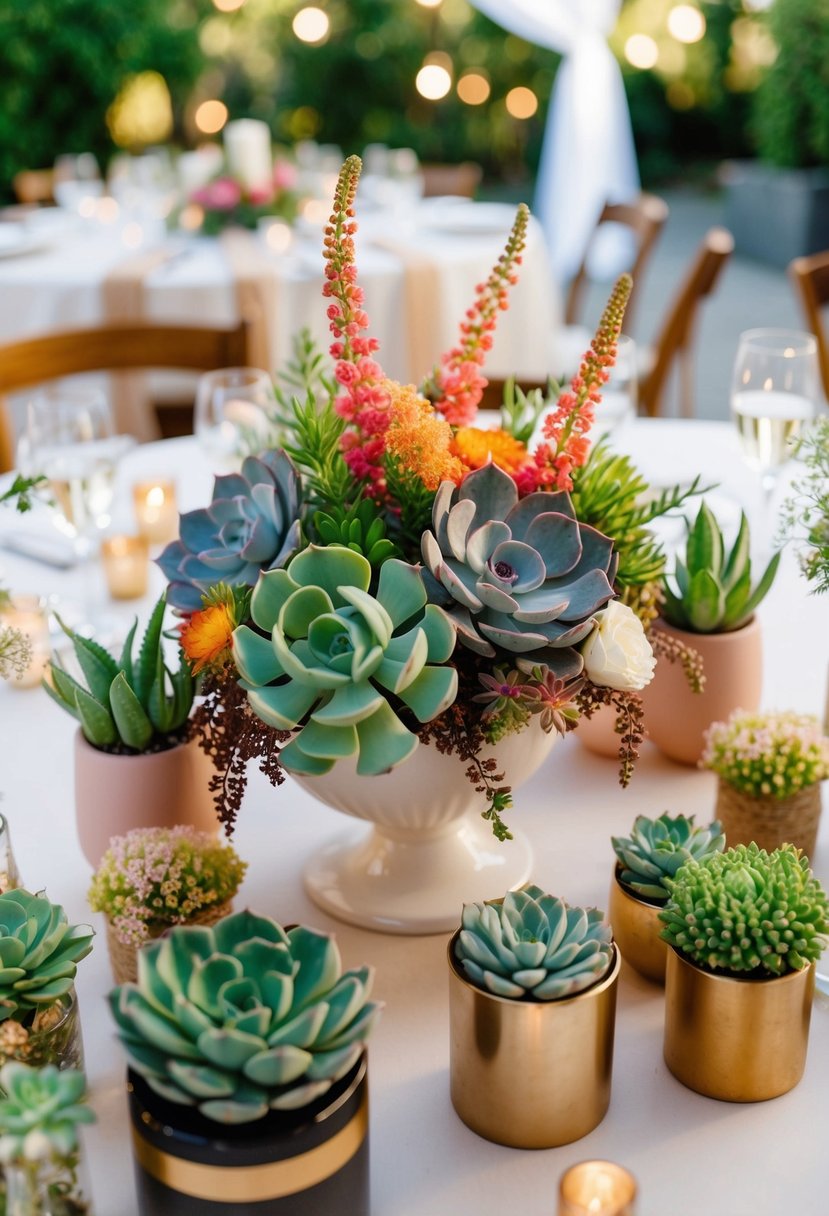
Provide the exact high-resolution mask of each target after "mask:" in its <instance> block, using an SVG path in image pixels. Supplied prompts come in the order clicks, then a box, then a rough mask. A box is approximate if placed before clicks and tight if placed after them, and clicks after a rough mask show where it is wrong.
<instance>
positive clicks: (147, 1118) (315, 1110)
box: [127, 1053, 370, 1216]
mask: <svg viewBox="0 0 829 1216" xmlns="http://www.w3.org/2000/svg"><path fill="white" fill-rule="evenodd" d="M127 1091H128V1094H129V1106H130V1117H131V1122H132V1141H133V1154H134V1160H135V1180H136V1190H137V1194H138V1211H139V1213H140V1216H322V1213H328V1212H342V1213H348V1216H369V1206H370V1204H369V1138H368V1079H367V1061H366V1055H365V1053H363V1055H362V1056H361V1057H360V1059H359V1060H358V1062H357V1063H356V1064H355V1066H354V1068H352V1070H351V1071H350V1072H349V1073H348V1074H347V1075H346V1076H345V1077H343V1079H342V1080H341V1081H338V1082H337V1084H336V1085H334V1086H332V1088H331V1089H330V1090H329V1091H328V1092H327V1093H326V1094H324V1095H323V1097H322V1098H319V1099H318V1100H317V1101H316V1102H312V1103H310V1104H309V1105H308V1106H304V1107H302V1108H300V1109H299V1110H296V1111H271V1112H270V1114H268V1115H266V1116H265V1117H264V1118H263V1119H258V1120H256V1121H255V1122H253V1123H241V1124H224V1123H216V1122H215V1121H213V1120H212V1119H206V1118H205V1117H204V1116H203V1115H201V1114H199V1112H198V1111H194V1110H193V1108H192V1107H188V1106H182V1105H179V1104H177V1103H173V1102H168V1101H166V1099H164V1098H161V1097H159V1095H158V1094H156V1093H154V1092H153V1090H151V1089H150V1087H149V1086H148V1085H147V1083H146V1082H145V1081H144V1080H143V1078H141V1077H140V1076H138V1075H137V1073H135V1072H133V1071H132V1070H130V1071H129V1072H128V1074H127Z"/></svg>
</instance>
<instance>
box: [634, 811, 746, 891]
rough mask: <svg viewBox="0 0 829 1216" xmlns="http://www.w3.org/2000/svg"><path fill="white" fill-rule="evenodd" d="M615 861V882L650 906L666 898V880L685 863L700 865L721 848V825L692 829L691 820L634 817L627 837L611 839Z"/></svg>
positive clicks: (723, 845) (674, 816) (722, 839)
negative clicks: (695, 862)
mask: <svg viewBox="0 0 829 1216" xmlns="http://www.w3.org/2000/svg"><path fill="white" fill-rule="evenodd" d="M610 842H611V844H612V845H613V849H614V851H615V853H616V856H617V857H618V859H619V878H620V879H621V881H622V882H623V883H624V884H625V886H626V887H630V889H631V890H632V891H635V892H636V894H637V895H639V896H641V897H642V898H643V899H646V900H648V901H649V902H652V903H664V902H665V900H666V899H667V898H668V887H667V886H666V884H665V879H666V878H673V877H674V875H675V874H676V872H677V870H678V869H679V867H680V866H682V865H684V864H685V862H686V861H692V860H693V861H700V860H701V859H702V858H703V857H707V856H708V854H709V853H721V852H722V851H723V849H724V848H725V835H724V834H723V830H722V824H721V823H720V822H719V820H717V819H715V820H714V821H713V822H712V823H709V824H708V826H707V827H704V828H702V827H695V826H694V816H693V815H691V816H690V817H686V816H685V815H669V814H668V813H667V811H666V812H665V814H664V815H660V816H659V818H658V819H649V818H648V816H647V815H637V817H636V819H635V820H634V823H633V828H632V829H631V833H630V836H611V838H610Z"/></svg>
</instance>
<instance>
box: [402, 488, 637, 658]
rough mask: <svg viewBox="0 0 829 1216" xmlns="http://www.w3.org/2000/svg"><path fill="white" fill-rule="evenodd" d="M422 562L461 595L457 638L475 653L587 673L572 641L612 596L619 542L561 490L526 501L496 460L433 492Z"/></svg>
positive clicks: (583, 633) (457, 596)
mask: <svg viewBox="0 0 829 1216" xmlns="http://www.w3.org/2000/svg"><path fill="white" fill-rule="evenodd" d="M432 527H433V529H434V531H433V532H424V534H423V540H422V552H423V560H424V562H425V564H426V566H427V568H428V569H429V572H430V573H431V574H432V575H433V577H434V578H435V579H436V580H437V581H438V582H439V583H440V584H441V585H442V587H443V589H444V590H445V591H446V592H447V593H448V595H449V596H450V597H451V599H452V601H454V603H453V604H452V607H451V612H452V618H453V620H454V621H455V623H456V624H457V627H458V640H459V641H460V642H461V643H462V644H463V645H464V646H467V647H468V648H469V649H470V650H472V651H474V652H475V653H477V654H479V655H482V656H484V657H485V658H493V657H494V656H495V655H496V654H498V653H499V652H501V653H503V652H508V653H509V654H513V655H525V656H530V655H531V656H532V661H533V663H535V664H543V665H545V666H546V667H548V668H549V669H550V670H551V671H552V672H553V673H554V674H555V676H556V677H557V678H559V679H567V678H571V677H575V676H577V675H579V674H580V672H581V670H582V666H583V660H582V657H581V655H580V654H579V653H578V651H577V650H576V649H574V648H575V647H576V646H577V645H578V644H579V643H580V642H582V641H583V640H584V639H585V638H586V637H587V635H588V634H589V633H590V631H591V630H592V629H593V625H594V613H596V612H597V611H598V610H599V609H600V608H602V607H603V606H604V605H605V604H606V603H607V602H608V600H610V599H611V598H612V596H613V588H612V586H611V580H612V578H613V574H614V572H615V558H614V555H613V542H612V541H611V540H609V539H608V538H607V537H606V536H602V534H601V533H600V532H597V531H596V530H595V528H590V527H587V526H586V525H584V524H580V523H579V521H578V520H577V519H576V517H575V512H574V510H573V507H572V504H571V502H570V498H569V496H568V495H567V494H565V493H563V492H555V493H551V492H548V491H539V492H537V493H535V494H529V495H527V497H526V498H523V499H521V501H520V502H519V499H518V490H517V488H516V485H515V482H514V481H513V479H512V478H511V477H510V476H509V474H507V473H505V472H503V471H502V470H501V469H499V468H498V466H497V465H495V464H488V465H485V466H484V467H483V468H481V469H476V470H475V471H474V472H472V473H470V474H469V475H468V476H467V477H465V478H464V480H463V482H462V483H461V485H460V487H456V486H455V485H453V484H452V483H451V482H448V481H447V482H443V483H441V485H440V487H439V488H438V491H437V494H436V495H435V502H434V507H433V511H432Z"/></svg>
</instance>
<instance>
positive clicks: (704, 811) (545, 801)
mask: <svg viewBox="0 0 829 1216" xmlns="http://www.w3.org/2000/svg"><path fill="white" fill-rule="evenodd" d="M617 440H618V444H619V446H624V447H626V448H628V449H629V450H631V451H635V452H636V453H637V455H638V459H639V462H640V465H641V467H642V468H643V469H644V470H646V471H647V472H648V473H649V474H650V475H652V476H654V477H655V478H656V479H657V480H658V481H660V482H661V483H666V482H668V481H669V480H670V479H671V478H680V479H685V478H687V477H688V476H689V475H691V474H693V473H694V472H696V471H698V470H701V471H703V472H704V473H705V474H706V475H707V476H709V477H710V479H711V480H717V479H722V480H723V482H724V485H725V486H726V487H727V489H728V492H729V493H730V494H733V495H734V496H735V497H736V498H737V499H741V500H743V501H745V502H746V504H747V505H751V506H755V505H756V504H757V501H758V494H757V489H756V486H755V483H754V479H753V477H752V475H751V474H750V473H749V472H748V471H747V470H746V469H745V468H744V466H743V465H742V462H741V461H740V458H739V454H738V451H737V444H736V437H735V436H734V435H732V432H731V429H730V428H729V427H728V426H726V425H724V424H716V423H678V422H667V421H656V422H637V423H635V424H633V425H631V426H630V427H629V428H628V429H626V430H624V429H623V430H622V431H621V432H620V433H619V434H618V436H617ZM168 471H169V472H172V473H174V474H175V475H176V476H178V478H179V481H180V492H181V499H182V505H183V506H186V507H191V506H194V505H197V504H199V503H202V502H204V500H205V498H206V497H207V495H208V493H209V486H210V476H209V473H208V470H207V469H206V468H205V466H204V464H203V461H202V458H201V457H200V454H199V452H198V449H197V448H196V445H195V443H194V441H192V440H176V441H172V442H170V443H166V444H162V445H151V446H148V447H143V448H138V449H136V450H135V451H134V452H133V453H132V454H131V455H130V457H128V459H127V460H126V461H125V462H124V464H123V467H122V469H121V486H122V488H124V489H126V490H128V488H129V485H130V483H131V481H132V480H133V479H137V478H139V477H143V476H144V475H145V474H146V475H150V476H160V475H161V474H162V473H163V472H168ZM719 494H720V499H719V502H720V505H721V506H722V505H725V504H726V502H727V500H726V499H724V498H723V497H722V490H721V491H720V492H719ZM124 497H125V496H124ZM9 514H10V513H8V512H7V513H6V517H5V518H3V519H2V520H0V526H2V527H8V526H9ZM12 522H13V521H12ZM0 566H2V568H3V574H4V578H5V581H6V582H7V583H8V584H9V585H11V586H12V587H13V589H15V590H18V591H25V590H40V591H44V590H47V589H54V590H55V591H57V592H58V593H59V594H62V595H65V596H66V597H69V596H70V595H71V594H78V593H79V590H80V585H81V580H82V574H81V572H79V571H74V572H72V573H68V574H64V575H60V576H58V575H56V574H55V573H54V572H52V571H47V570H46V568H45V567H42V566H38V565H34V564H33V563H30V562H25V561H23V560H21V559H11V558H8V557H7V556H6V555H0ZM158 586H159V588H160V586H161V580H160V577H159V582H158ZM148 605H149V601H148V602H147V603H146V604H143V605H140V610H141V612H142V615H146V610H147V608H148ZM121 615H122V617H124V618H128V617H129V616H130V615H131V611H130V608H129V607H127V608H125V609H124V610H123V611H122V612H121ZM760 616H761V619H762V623H763V629H764V636H765V653H766V667H765V681H764V697H763V699H764V703H765V705H766V706H768V707H772V706H775V707H779V708H796V709H799V710H802V711H809V712H819V710H820V709H821V708H822V698H823V694H824V688H825V680H826V674H827V662H829V630H828V629H827V603H826V600H825V599H824V600H822V601H821V600H820V599H818V598H816V597H814V596H812V597H810V596H809V595H808V594H807V588H806V584H805V583H804V582H803V580H802V579H801V578H800V577H799V575H798V572H797V569H796V566H795V564H794V561H793V559H792V558H791V556H790V555H787V557H786V559H785V561H784V563H783V566H782V568H781V573H780V576H779V578H778V580H777V583H776V585H775V587H774V588H773V590H772V592H771V594H770V595H769V597H768V598H767V600H766V601H765V603H764V604H763V606H762V608H761V610H760ZM0 720H2V731H1V732H0V788H2V790H3V791H4V802H3V810H4V812H5V814H6V815H7V817H8V819H9V821H10V824H11V830H12V836H13V840H14V844H15V850H16V853H17V856H18V861H19V863H20V866H21V869H22V873H23V876H24V879H25V880H26V881H27V882H28V883H29V884H30V885H31V886H33V887H35V888H39V887H45V888H46V890H47V893H48V894H49V896H50V897H51V898H52V899H53V900H55V901H58V902H61V903H63V904H64V905H65V907H66V909H67V911H68V913H69V916H70V918H71V919H73V920H76V921H77V920H86V919H92V920H93V922H94V923H96V927H97V928H98V930H99V933H100V934H101V935H100V936H99V939H98V941H97V943H96V948H95V950H94V952H93V954H92V955H91V956H90V958H89V959H87V960H86V961H85V962H83V963H82V964H81V967H80V971H79V977H78V985H77V986H78V992H79V996H80V1002H81V1010H82V1015H83V1027H84V1040H85V1046H86V1057H87V1070H88V1074H89V1079H90V1083H91V1087H92V1104H93V1106H94V1107H95V1109H96V1110H97V1112H98V1116H99V1123H98V1125H97V1127H95V1128H92V1129H89V1132H88V1134H87V1135H86V1143H87V1145H88V1148H89V1151H90V1157H91V1167H92V1178H93V1188H94V1198H95V1202H96V1211H97V1212H98V1216H133V1214H134V1213H135V1202H134V1198H133V1191H132V1179H131V1163H130V1147H129V1135H128V1129H127V1118H126V1104H125V1099H124V1092H123V1058H122V1055H121V1052H120V1049H119V1047H118V1045H117V1043H116V1041H115V1039H114V1036H113V1029H112V1023H111V1021H110V1019H109V1015H108V1013H107V1010H106V1008H105V1005H104V995H105V993H106V992H107V991H108V989H109V987H110V986H111V979H110V975H109V968H108V961H107V954H106V948H105V944H104V941H103V934H102V930H103V924H102V921H101V918H100V917H90V914H89V913H88V912H87V910H86V905H85V892H86V889H87V885H88V881H89V870H88V867H87V865H86V863H85V862H84V860H83V858H82V857H81V854H80V850H79V848H78V845H77V842H76V839H75V831H74V823H73V809H72V801H73V796H72V734H73V723H72V721H71V720H70V719H69V717H68V716H67V715H65V714H63V713H61V711H60V710H59V709H58V708H57V707H56V706H53V705H52V703H51V702H50V701H48V700H47V698H46V695H45V694H44V693H42V692H41V691H32V692H19V691H13V690H12V689H10V688H8V687H6V686H3V687H0ZM434 793H435V796H436V797H439V796H440V791H439V790H435V791H434ZM112 796H113V798H117V796H118V794H117V790H113V793H112ZM714 797H715V778H714V776H713V775H712V774H711V773H706V772H697V771H695V770H693V769H688V768H683V767H680V766H679V765H675V764H673V763H671V762H670V761H668V760H666V759H664V758H662V757H661V756H660V755H659V754H658V753H657V752H656V751H655V749H653V748H652V747H651V746H650V745H649V744H646V745H645V746H644V747H643V749H642V755H641V759H640V762H639V765H638V767H637V771H636V774H635V776H634V778H633V782H632V784H631V786H630V788H629V789H628V790H627V791H623V790H621V789H620V788H619V787H618V785H617V784H616V764H615V762H614V761H612V760H603V759H599V758H597V757H595V756H593V755H591V754H590V753H588V752H587V751H586V750H585V749H584V748H583V747H582V746H581V745H580V744H579V742H578V738H577V735H576V736H570V737H569V738H568V739H566V740H565V741H563V742H559V743H558V744H557V745H556V747H555V748H554V750H553V753H552V755H551V756H550V758H549V760H548V761H547V763H546V764H545V765H544V767H543V768H542V770H541V771H540V772H539V773H538V774H537V775H536V776H535V778H533V780H532V781H530V782H529V783H528V785H527V786H525V787H524V788H522V790H521V791H520V793H519V794H518V795H517V797H516V807H515V810H514V811H513V812H512V822H513V823H514V825H515V826H516V827H520V828H521V829H522V830H523V831H525V832H526V833H527V835H528V836H529V837H530V839H531V841H532V842H533V845H534V849H535V857H536V864H535V873H534V879H535V880H536V881H537V882H538V883H539V884H541V885H542V886H543V887H544V888H545V889H547V890H550V891H553V892H555V893H556V894H559V895H561V896H563V897H564V898H565V899H567V900H568V901H569V902H571V903H584V904H598V905H599V906H600V907H603V906H606V898H607V891H608V886H609V882H610V876H611V871H612V868H613V857H612V852H611V847H610V842H609V837H610V835H611V833H619V832H625V831H627V830H628V829H629V827H630V825H631V823H632V821H633V818H634V817H635V815H636V814H638V813H645V814H649V815H658V814H659V813H660V812H662V811H664V810H666V809H667V810H669V811H671V812H672V813H674V814H676V813H679V812H683V813H685V814H696V815H697V816H698V818H699V820H700V821H702V822H704V821H706V820H707V819H708V818H709V817H710V815H711V813H712V811H713V807H714ZM349 830H351V824H350V821H348V820H346V819H345V818H344V817H343V816H341V815H339V814H337V813H335V812H333V811H330V810H328V809H326V808H325V807H323V806H321V805H320V804H318V803H316V802H315V801H314V800H313V799H312V798H311V797H310V796H309V795H308V794H306V793H304V792H303V791H302V790H300V789H299V788H298V787H296V786H294V785H293V784H292V783H288V784H286V785H285V786H283V787H282V788H281V789H280V790H278V791H276V790H272V789H271V787H270V786H269V785H268V784H267V783H266V782H265V780H264V778H262V777H261V776H260V775H259V774H258V773H253V774H252V775H251V781H250V786H249V790H248V794H247V796H246V798H245V802H244V806H243V809H242V814H241V816H240V819H239V826H238V829H237V832H236V836H235V844H236V847H237V848H238V850H239V851H240V853H241V854H242V856H243V857H246V858H247V859H248V860H249V862H250V869H249V872H248V877H247V879H246V881H245V884H244V887H243V889H242V892H241V895H240V898H239V900H238V901H237V906H241V905H243V904H245V903H247V904H248V905H249V906H251V907H253V908H255V909H259V910H261V911H263V912H265V913H268V914H270V915H273V916H276V917H277V918H278V919H280V920H282V921H284V922H288V921H306V922H309V923H312V924H314V925H317V926H319V927H321V928H325V929H333V930H335V931H336V934H337V939H338V941H339V944H340V947H341V950H342V953H343V957H344V960H345V963H346V964H347V965H349V966H352V965H358V964H360V963H362V962H370V963H372V964H374V966H375V967H376V969H377V978H376V995H377V996H378V997H379V998H381V999H382V1000H384V1001H385V1002H386V1009H385V1013H384V1015H383V1018H382V1021H381V1022H380V1025H379V1027H378V1029H377V1031H376V1034H375V1036H374V1038H373V1040H372V1044H371V1050H370V1074H371V1103H372V1108H371V1131H372V1189H373V1212H374V1216H449V1213H452V1214H453V1216H454V1214H455V1213H457V1214H458V1216H462V1214H466V1213H470V1214H471V1213H475V1216H501V1214H502V1213H503V1212H505V1211H509V1210H512V1209H514V1208H517V1207H520V1208H521V1209H522V1210H526V1211H531V1212H534V1213H538V1214H539V1216H541V1214H542V1213H554V1212H555V1209H556V1188H557V1182H558V1178H559V1176H560V1175H561V1173H562V1172H563V1171H564V1170H565V1169H566V1168H567V1167H568V1166H570V1165H571V1164H573V1163H574V1162H576V1161H579V1160H584V1159H585V1158H588V1157H606V1158H609V1159H611V1160H614V1161H618V1162H620V1163H622V1164H623V1165H625V1166H627V1167H628V1168H629V1169H631V1170H632V1171H633V1172H634V1174H635V1175H636V1176H637V1178H638V1180H639V1184H640V1192H641V1201H640V1205H639V1208H638V1212H639V1216H663V1214H667V1213H669V1214H670V1216H700V1213H703V1212H705V1213H708V1214H709V1216H781V1214H782V1213H787V1214H788V1213H792V1214H794V1213H798V1214H800V1213H802V1214H803V1216H818V1214H819V1213H822V1212H824V1211H825V1210H826V1202H827V1201H826V1182H825V1164H824V1159H823V1153H824V1151H825V1132H826V1109H827V1105H826V1096H827V1077H828V1076H829V1001H827V1000H826V999H824V998H819V999H818V1000H817V1002H816V1006H815V1010H814V1014H813V1018H812V1033H811V1043H810V1049H809V1059H808V1062H807V1067H806V1074H805V1077H804V1079H803V1081H802V1082H801V1084H800V1085H799V1086H798V1087H797V1088H796V1089H795V1090H793V1091H792V1092H791V1093H790V1094H787V1095H785V1096H784V1097H781V1098H778V1099H776V1100H775V1101H773V1102H767V1103H759V1104H757V1105H746V1106H740V1105H731V1104H728V1103H720V1102H715V1101H711V1100H709V1099H706V1098H703V1097H701V1096H699V1095H697V1094H694V1093H691V1092H690V1091H689V1090H687V1089H685V1088H684V1087H683V1086H681V1085H680V1084H679V1082H678V1081H675V1080H674V1078H673V1077H672V1076H671V1075H670V1074H669V1073H668V1071H667V1069H666V1067H665V1065H664V1063H663V1060H662V1016H663V995H662V990H661V989H660V988H657V987H655V986H654V985H652V984H649V983H647V982H646V981H644V980H642V979H640V978H638V977H637V976H636V975H635V974H633V973H631V972H630V971H628V970H627V969H623V972H622V977H621V981H620V988H619V1001H618V1013H617V1026H616V1055H615V1068H614V1078H613V1096H612V1101H611V1106H610V1110H609V1112H608V1114H607V1116H606V1118H605V1120H604V1122H603V1123H602V1124H601V1125H600V1126H599V1127H598V1128H597V1129H596V1130H595V1131H594V1132H592V1133H591V1134H590V1135H589V1136H587V1137H586V1138H585V1139H583V1140H581V1141H579V1142H577V1143H576V1144H571V1145H568V1146H566V1147H563V1148H558V1149H551V1150H548V1151H544V1152H522V1151H518V1150H513V1149H507V1148H502V1147H500V1146H497V1145H494V1144H489V1143H488V1142H486V1141H484V1140H481V1139H479V1138H478V1137H477V1136H475V1135H474V1134H473V1133H472V1132H471V1131H469V1130H468V1129H467V1128H466V1127H465V1126H464V1125H463V1124H462V1123H461V1122H460V1120H459V1119H458V1118H457V1117H456V1115H455V1114H454V1111H453V1110H452V1107H451V1104H450V1101H449V1079H448V1053H449V1027H448V1001H447V977H446V958H445V955H446V943H447V940H448V936H447V935H439V936H435V937H423V938H405V937H390V936H383V935H380V934H375V933H371V932H367V931H363V930H360V929H356V928H351V927H349V926H346V925H341V924H338V923H337V922H334V921H333V920H331V919H330V918H329V917H328V916H326V915H325V914H324V913H322V912H320V911H319V910H318V909H316V908H315V907H314V906H313V905H312V904H311V903H310V902H309V900H308V899H307V897H306V895H305V893H304V890H303V887H302V880H301V872H302V867H303V864H304V863H305V861H306V860H307V858H308V857H309V855H310V854H311V852H312V851H313V850H314V849H315V848H316V847H318V846H319V845H320V844H322V843H323V842H326V841H328V840H329V839H330V838H331V837H332V836H334V835H335V834H337V833H341V832H346V831H349ZM493 847H495V848H500V847H502V846H500V845H497V844H495V843H493ZM504 847H508V846H504ZM814 862H815V867H816V870H817V871H818V873H819V874H820V876H821V877H822V878H823V880H824V881H825V882H826V881H829V823H827V820H826V817H824V823H823V827H822V830H821V834H820V837H819V843H818V848H817V852H816V856H815V858H814ZM459 913H460V909H459ZM320 1216H329V1214H328V1213H320ZM343 1216H345V1214H343Z"/></svg>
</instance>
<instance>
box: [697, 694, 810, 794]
mask: <svg viewBox="0 0 829 1216" xmlns="http://www.w3.org/2000/svg"><path fill="white" fill-rule="evenodd" d="M700 765H701V767H703V768H710V769H713V771H714V772H715V773H718V774H719V776H720V777H722V778H723V779H724V780H725V781H728V782H729V783H730V784H731V785H733V786H734V787H735V789H738V790H741V791H742V792H743V793H745V794H754V795H755V796H766V797H769V796H771V797H775V798H787V797H789V795H791V794H795V793H797V792H798V790H801V789H805V788H806V787H807V786H810V785H814V784H815V783H816V782H818V781H824V780H825V779H826V778H827V777H829V738H827V737H826V736H825V735H824V734H823V732H822V730H821V728H820V724H819V722H818V720H817V718H814V717H812V716H811V715H809V714H797V713H793V712H788V713H766V714H750V713H745V712H744V711H743V710H740V709H738V710H735V712H734V713H733V714H732V715H731V717H730V718H729V719H728V721H727V722H714V723H712V724H711V726H710V727H709V728H708V730H707V731H706V735H705V750H704V752H703V754H702V758H701V760H700Z"/></svg>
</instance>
